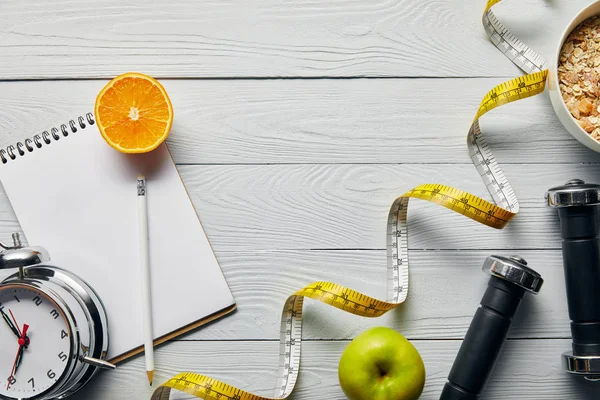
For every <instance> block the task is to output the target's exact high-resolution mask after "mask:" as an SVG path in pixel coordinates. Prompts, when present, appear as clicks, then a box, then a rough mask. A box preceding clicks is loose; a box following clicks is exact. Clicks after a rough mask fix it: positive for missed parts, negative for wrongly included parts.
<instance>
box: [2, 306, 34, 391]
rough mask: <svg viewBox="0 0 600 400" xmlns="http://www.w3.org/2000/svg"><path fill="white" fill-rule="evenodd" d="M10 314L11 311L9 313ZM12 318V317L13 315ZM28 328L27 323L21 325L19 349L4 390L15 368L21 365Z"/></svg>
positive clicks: (14, 372) (7, 387)
mask: <svg viewBox="0 0 600 400" xmlns="http://www.w3.org/2000/svg"><path fill="white" fill-rule="evenodd" d="M11 314H12V313H11ZM13 318H14V317H13ZM28 330H29V325H27V324H24V325H23V332H22V334H21V336H20V337H19V350H17V355H16V357H15V362H14V363H13V367H12V371H11V373H10V376H9V377H8V385H6V390H8V389H9V388H10V382H11V381H12V379H13V378H14V377H15V374H16V373H17V370H18V369H19V365H21V359H22V357H23V349H24V348H25V343H27V341H26V339H27V331H28Z"/></svg>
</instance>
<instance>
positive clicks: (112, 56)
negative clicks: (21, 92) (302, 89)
mask: <svg viewBox="0 0 600 400" xmlns="http://www.w3.org/2000/svg"><path fill="white" fill-rule="evenodd" d="M588 3H589V1H588V0H570V1H569V2H551V3H547V2H543V1H542V0H522V1H505V2H503V3H502V4H500V5H499V6H497V7H496V8H495V9H496V10H497V13H498V15H499V16H500V17H501V19H503V20H504V21H506V25H507V26H509V27H510V28H511V29H512V30H513V31H514V33H516V34H517V36H519V37H520V38H521V39H523V40H524V41H525V42H526V43H529V44H530V45H531V46H532V47H533V48H534V49H536V50H538V51H539V52H540V53H541V54H543V55H544V56H546V57H548V56H550V55H551V54H552V53H553V52H554V51H555V49H556V47H557V46H558V44H557V41H558V39H559V37H560V33H561V30H562V29H563V27H564V26H566V24H567V23H568V21H570V20H571V18H573V16H574V15H575V14H576V13H577V11H578V10H579V9H581V8H582V7H583V6H585V5H587V4H588ZM484 6H485V1H484V0H479V1H477V2H474V1H469V2H464V1H462V0H446V1H443V2H440V1H437V0H403V1H399V0H394V1H388V0H372V1H369V2H364V1H362V0H352V1H328V2H315V1H312V0H303V1H294V2H293V3H290V2H287V1H282V0H268V1H254V2H249V1H229V2H219V1H217V2H197V1H193V0H179V1H177V2H164V3H152V4H148V3H147V2H142V1H135V2H125V3H124V2H121V1H116V0H103V1H97V0H94V1H92V0H85V1H78V2H22V1H17V0H11V1H3V2H2V12H1V13H0V79H48V78H52V79H55V78H60V79H63V78H95V77H109V76H114V75H117V74H119V73H123V72H126V71H130V70H136V71H142V72H146V73H149V74H151V75H154V76H156V77H240V76H245V77H253V76H255V77H299V76H303V77H321V76H336V77H337V76H340V77H349V76H386V77H389V76H395V77H397V76H411V77H418V76H443V77H448V76H514V75H519V74H520V72H519V71H518V70H517V68H516V67H514V66H513V65H512V64H511V62H510V61H508V60H507V59H505V58H504V56H502V54H500V53H499V52H498V50H496V49H495V47H494V46H493V45H492V44H491V43H490V42H489V41H488V39H487V37H486V35H485V32H484V30H483V27H482V25H481V13H482V11H483V8H484ZM525 10H526V11H525Z"/></svg>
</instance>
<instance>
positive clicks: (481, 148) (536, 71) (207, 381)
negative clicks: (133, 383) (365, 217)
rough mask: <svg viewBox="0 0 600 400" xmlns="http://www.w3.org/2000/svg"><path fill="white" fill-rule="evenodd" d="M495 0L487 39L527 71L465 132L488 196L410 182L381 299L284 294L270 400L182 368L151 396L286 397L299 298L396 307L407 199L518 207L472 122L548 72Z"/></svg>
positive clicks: (404, 258)
mask: <svg viewBox="0 0 600 400" xmlns="http://www.w3.org/2000/svg"><path fill="white" fill-rule="evenodd" d="M498 2H500V0H489V1H488V3H487V6H486V8H485V11H484V14H483V26H484V27H485V30H486V32H487V34H488V36H489V37H490V40H491V41H492V43H494V45H496V47H497V48H498V49H500V51H502V53H504V54H505V55H506V56H507V57H508V58H509V59H510V60H512V62H513V63H515V64H516V65H517V66H518V67H519V68H521V69H522V70H523V71H525V72H527V73H529V75H526V76H522V77H519V78H516V79H512V80H510V81H508V82H505V83H503V84H501V85H499V86H497V87H495V88H494V89H492V90H491V91H490V92H489V93H488V94H486V95H485V97H484V98H483V100H482V102H481V105H480V106H479V109H478V110H477V113H476V114H475V119H474V121H473V123H472V124H471V127H470V129H469V133H468V135H467V147H468V149H469V154H470V156H471V159H472V161H473V164H475V167H476V168H477V171H478V172H479V175H480V176H481V178H482V179H483V181H484V183H485V185H486V187H487V189H488V191H489V193H490V194H491V196H492V199H493V200H494V203H491V202H489V201H487V200H484V199H482V198H480V197H477V196H475V195H473V194H470V193H467V192H464V191H462V190H459V189H455V188H453V187H450V186H445V185H440V184H435V183H434V184H425V185H420V186H417V187H416V188H414V189H412V190H410V191H409V192H407V193H405V194H404V195H402V196H400V197H399V198H397V199H396V200H395V201H394V203H393V204H392V207H391V208H390V213H389V216H388V224H387V253H388V263H387V269H388V297H387V298H388V300H387V301H382V300H378V299H375V298H372V297H369V296H367V295H364V294H362V293H359V292H357V291H354V290H352V289H349V288H346V287H344V286H341V285H337V284H335V283H331V282H313V283H311V284H310V285H308V286H306V287H305V288H303V289H301V290H299V291H298V292H296V293H294V294H293V295H291V296H290V297H289V298H288V299H287V300H286V302H285V305H284V307H283V313H282V318H281V335H280V352H279V380H278V382H277V386H276V388H275V395H274V397H273V398H270V397H263V396H258V395H255V394H252V393H249V392H246V391H244V390H241V389H238V388H235V387H233V386H231V385H228V384H226V383H223V382H220V381H218V380H216V379H213V378H210V377H207V376H204V375H200V374H195V373H191V372H184V373H181V374H178V375H176V376H174V377H173V378H171V379H169V380H168V381H167V382H165V383H164V384H163V385H162V386H160V387H159V388H158V389H157V390H156V391H155V392H154V394H153V395H152V399H151V400H168V399H169V398H170V392H171V390H172V389H176V390H180V391H182V392H186V393H189V394H191V395H193V396H196V397H198V398H201V399H207V400H217V399H218V400H271V399H285V398H287V397H288V396H289V395H290V394H291V393H292V390H293V389H294V386H295V384H296V380H297V379H298V370H299V368H300V353H301V351H300V348H301V344H302V305H303V301H304V298H305V297H308V298H311V299H315V300H319V301H321V302H323V303H325V304H328V305H331V306H333V307H336V308H339V309H340V310H344V311H347V312H350V313H352V314H355V315H360V316H362V317H370V318H376V317H380V316H381V315H383V314H385V313H386V312H388V311H390V310H391V309H393V308H395V307H396V306H398V305H400V304H402V303H403V302H404V301H405V300H406V296H407V294H408V223H407V215H408V204H409V200H410V198H417V199H421V200H426V201H429V202H432V203H436V204H439V205H441V206H443V207H446V208H448V209H450V210H452V211H454V212H457V213H460V214H463V215H464V216H466V217H469V218H471V219H473V220H475V221H477V222H479V223H481V224H484V225H487V226H490V227H493V228H497V229H501V228H503V227H504V226H505V225H506V224H507V223H508V221H510V220H511V219H512V218H513V217H514V216H515V215H516V214H517V213H518V211H519V203H518V201H517V197H516V195H515V192H514V190H513V189H512V187H511V186H510V183H509V182H508V180H507V179H506V177H505V176H504V173H503V172H502V170H501V169H500V166H499V165H498V163H497V162H496V159H495V158H494V155H493V154H492V151H491V150H490V148H489V147H488V145H487V144H486V143H485V141H484V139H483V136H482V134H481V129H480V127H479V119H480V118H481V117H482V116H483V115H484V114H485V113H487V112H488V111H490V110H492V109H494V108H496V107H499V106H501V105H503V104H507V103H510V102H513V101H516V100H520V99H524V98H527V97H531V96H534V95H536V94H538V93H541V92H543V91H544V88H545V85H546V76H547V74H548V71H543V70H542V69H543V66H544V61H543V59H542V57H540V56H539V55H538V54H537V53H535V52H534V51H533V50H531V49H530V48H529V47H527V46H526V45H525V44H523V43H522V42H521V41H519V40H518V39H517V38H516V37H515V36H514V35H512V34H511V33H510V32H509V31H508V30H507V29H506V28H505V27H504V26H503V25H502V24H501V23H500V22H499V21H498V19H497V18H496V17H495V15H494V14H493V13H492V10H491V7H492V6H494V5H495V4H496V3H498Z"/></svg>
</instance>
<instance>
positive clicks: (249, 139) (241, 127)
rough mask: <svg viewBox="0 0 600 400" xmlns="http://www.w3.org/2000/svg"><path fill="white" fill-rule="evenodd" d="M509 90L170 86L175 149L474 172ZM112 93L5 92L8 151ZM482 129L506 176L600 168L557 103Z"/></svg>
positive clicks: (343, 83)
mask: <svg viewBox="0 0 600 400" xmlns="http://www.w3.org/2000/svg"><path fill="white" fill-rule="evenodd" d="M507 3H512V1H508V2H507ZM502 81H503V79H499V78H494V79H389V80H388V79H385V80H335V79H333V80H311V81H305V80H266V81H265V80H260V81H254V80H249V81H239V80H235V81H234V80H225V81H203V80H185V81H173V80H165V81H163V83H164V84H165V86H166V88H167V90H168V91H169V94H170V97H171V99H172V101H173V104H174V109H175V121H174V125H173V130H172V133H171V136H170V138H169V141H168V143H169V146H170V149H171V151H172V153H173V156H174V158H175V160H176V161H177V162H178V163H185V164H197V163H202V164H215V163H217V164H264V163H270V164H273V163H393V164H395V163H450V164H451V163H469V162H470V159H469V156H468V153H467V149H466V134H467V130H468V128H469V125H470V124H471V122H472V120H473V117H474V115H475V111H476V109H477V107H478V106H479V102H480V101H481V98H482V97H483V95H484V94H485V93H486V92H487V91H489V90H490V89H491V88H492V87H494V86H495V85H497V84H499V83H501V82H502ZM104 84H105V81H88V82H86V81H67V82H65V81H58V82H36V83H34V82H3V83H0V102H1V103H2V105H3V106H2V108H1V109H0V132H1V133H2V134H1V135H0V146H2V147H5V146H7V145H9V144H11V143H14V142H15V141H16V140H22V139H23V138H25V137H28V136H31V135H32V134H34V133H39V132H41V131H43V130H47V129H49V128H51V127H52V126H55V125H57V124H60V123H63V122H66V121H68V120H69V119H70V118H73V117H76V116H78V115H81V114H83V113H86V112H89V111H91V110H93V104H94V100H95V98H96V95H97V93H98V92H99V91H100V89H101V88H102V86H103V85H104ZM481 123H482V128H483V131H484V135H485V136H486V138H487V140H488V142H489V144H490V146H491V148H492V150H493V151H494V153H495V155H496V157H497V158H498V160H499V162H500V163H501V164H509V163H549V162H552V163H583V162H586V163H590V162H593V163H596V162H599V161H600V155H598V154H597V153H594V152H593V151H591V150H589V149H587V148H586V147H584V146H582V145H580V144H579V142H577V141H576V140H575V139H573V138H572V137H571V135H569V134H568V133H567V132H566V131H565V130H564V128H563V127H562V125H561V124H560V122H559V121H558V119H557V118H556V116H555V115H554V112H553V110H552V107H551V106H550V102H549V99H548V97H547V95H546V94H542V95H540V96H537V97H535V98H532V99H527V100H523V101H520V102H518V103H515V104H510V105H508V106H505V107H502V108H501V109H499V110H494V111H493V112H491V113H489V114H488V115H486V116H484V117H483V119H482V121H481Z"/></svg>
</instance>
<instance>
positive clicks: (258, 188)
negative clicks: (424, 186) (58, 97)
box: [0, 164, 600, 251]
mask: <svg viewBox="0 0 600 400" xmlns="http://www.w3.org/2000/svg"><path fill="white" fill-rule="evenodd" d="M179 170H180V172H181V175H182V178H183V181H184V183H185V184H186V186H187V189H188V192H189V194H190V196H191V199H192V201H193V203H194V205H195V207H196V210H197V212H198V214H199V215H200V219H201V221H202V223H203V225H204V228H205V229H206V232H207V234H208V236H209V238H210V240H211V243H212V244H213V246H214V247H215V249H216V250H217V251H240V250H248V251H257V250H278V249H279V250H282V249H383V248H385V232H386V231H385V229H386V223H387V214H388V211H389V207H390V205H391V203H392V201H393V200H394V199H395V198H396V197H397V196H400V195H401V194H403V193H404V192H406V191H408V190H409V189H411V188H413V187H415V186H416V185H418V184H421V183H428V182H438V183H444V184H448V185H451V186H454V187H458V188H461V189H463V190H466V191H468V192H471V193H474V194H476V195H479V196H483V197H484V198H487V197H488V194H487V193H486V190H485V187H484V185H483V183H482V182H481V180H480V178H479V175H478V174H477V172H476V170H475V168H474V167H473V166H472V165H458V164H457V165H443V164H442V165H412V164H408V165H254V166H248V165H225V166H219V165H217V166H215V165H207V166H203V165H186V166H180V168H179ZM525 171H527V173H526V174H525V173H524V172H525ZM505 172H506V175H507V176H508V178H509V179H510V180H511V182H512V183H513V185H514V188H515V191H516V193H517V196H518V198H519V199H520V200H521V203H522V210H521V213H520V214H519V215H518V216H517V217H516V218H515V219H514V220H513V221H512V222H511V223H510V224H509V225H508V227H507V228H505V229H504V230H500V231H498V230H495V229H492V228H489V227H487V226H484V225H481V224H478V223H476V222H474V221H472V220H470V219H467V218H465V217H463V216H462V215H460V214H456V213H453V212H451V211H449V210H447V209H445V208H442V207H439V206H436V205H434V204H431V203H429V202H425V201H420V200H414V201H412V202H411V206H410V207H411V208H410V210H409V246H410V248H412V249H539V248H544V249H547V248H549V249H555V248H558V247H559V246H560V235H559V233H558V221H557V220H558V217H557V215H556V211H555V210H552V209H550V208H548V207H546V206H545V204H544V192H545V190H546V189H548V188H550V187H553V186H556V185H560V184H563V183H564V182H566V181H567V180H568V179H571V178H573V177H579V178H581V179H584V180H587V181H591V182H593V181H596V180H597V177H598V174H599V173H600V165H598V164H595V165H562V164H548V165H542V164H540V165H537V164H536V165H527V166H523V165H506V168H505ZM40 201H43V199H40ZM16 227H17V225H16V219H15V216H14V214H13V212H12V209H11V207H10V204H9V202H8V200H7V197H6V195H5V194H4V193H2V192H0V237H8V236H9V233H10V231H12V230H14V229H15V228H16Z"/></svg>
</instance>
